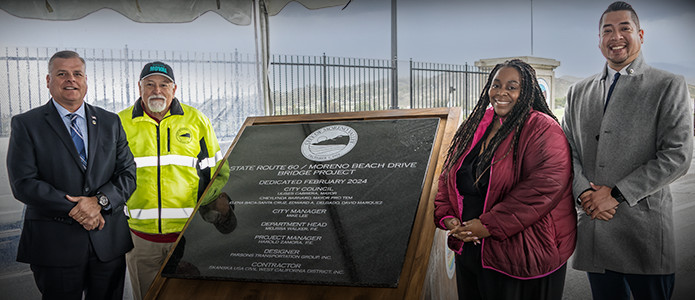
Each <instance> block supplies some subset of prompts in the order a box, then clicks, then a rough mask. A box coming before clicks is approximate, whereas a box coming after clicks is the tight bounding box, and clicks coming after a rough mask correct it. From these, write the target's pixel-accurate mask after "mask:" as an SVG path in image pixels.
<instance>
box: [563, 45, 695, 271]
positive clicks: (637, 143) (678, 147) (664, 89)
mask: <svg viewBox="0 0 695 300" xmlns="http://www.w3.org/2000/svg"><path fill="white" fill-rule="evenodd" d="M606 67H607V66H606ZM627 71H628V75H627V76H621V77H620V79H619V80H618V82H617V84H616V86H615V89H614V91H613V95H612V96H611V100H610V102H609V104H608V107H607V108H606V111H605V113H604V111H603V103H604V101H603V99H604V95H605V94H604V90H605V85H604V80H605V77H606V69H605V68H604V70H603V72H601V73H599V74H596V75H594V76H591V77H589V78H586V79H584V80H582V81H579V82H577V83H576V84H574V85H573V86H572V87H570V89H569V91H568V92H567V106H566V107H565V116H564V118H563V122H562V127H563V130H564V131H565V134H566V135H567V139H568V140H569V144H570V147H571V148H572V161H573V168H574V183H573V192H574V197H575V199H576V198H577V197H578V196H579V194H581V193H582V192H584V191H585V190H587V189H589V188H590V185H589V182H593V183H594V184H597V185H605V186H608V187H611V188H612V187H614V186H617V187H618V188H619V189H620V191H621V192H622V194H623V195H624V196H625V199H626V202H623V203H621V204H620V205H619V206H618V209H617V212H616V214H615V216H614V217H613V219H612V220H609V221H601V220H598V219H595V220H591V218H590V217H589V216H587V215H586V214H585V213H584V211H583V210H581V208H580V209H579V220H578V222H577V248H576V252H575V257H574V263H573V267H574V268H575V269H578V270H584V271H589V272H598V273H603V272H604V271H605V270H606V269H608V270H611V271H615V272H621V273H627V274H671V273H675V272H676V247H675V237H674V225H673V200H672V197H671V190H670V188H669V184H670V183H671V182H673V181H674V180H676V179H677V178H678V177H680V176H682V175H684V174H685V173H686V172H687V171H688V168H689V167H690V160H691V158H692V151H693V110H692V105H691V103H690V98H689V95H688V89H687V86H686V84H685V78H684V77H683V76H680V75H675V74H672V73H669V72H666V71H662V70H659V69H655V68H652V67H650V66H648V65H647V64H646V63H645V61H644V57H643V56H642V53H640V54H639V56H638V57H637V59H635V61H633V62H632V64H631V65H630V66H629V67H628V69H627Z"/></svg>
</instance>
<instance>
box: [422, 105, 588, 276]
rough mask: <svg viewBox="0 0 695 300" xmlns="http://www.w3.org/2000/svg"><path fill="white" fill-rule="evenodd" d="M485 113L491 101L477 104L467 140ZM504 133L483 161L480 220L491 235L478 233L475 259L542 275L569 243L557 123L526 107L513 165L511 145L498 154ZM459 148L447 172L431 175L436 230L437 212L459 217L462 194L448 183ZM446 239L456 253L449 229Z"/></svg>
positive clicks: (565, 161)
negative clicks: (488, 163)
mask: <svg viewBox="0 0 695 300" xmlns="http://www.w3.org/2000/svg"><path fill="white" fill-rule="evenodd" d="M493 115H494V110H493V109H492V108H489V109H488V110H487V111H486V112H485V116H484V117H483V120H482V121H481V123H480V125H479V126H478V128H477V130H476V132H475V134H474V136H473V143H472V144H473V145H475V143H477V142H478V141H479V140H480V139H481V138H482V136H483V134H484V133H485V129H486V128H487V127H488V125H490V123H491V122H492V119H493ZM512 139H513V134H510V135H509V136H508V137H507V138H506V139H505V140H504V141H503V142H502V143H501V144H500V145H499V147H498V148H497V150H496V152H495V155H494V158H493V161H494V162H495V163H494V164H493V165H492V167H491V169H490V184H489V187H488V192H487V198H486V199H485V207H484V209H483V214H482V215H480V221H481V222H482V224H483V225H484V226H485V228H487V230H488V231H489V232H490V235H491V236H490V237H488V238H485V239H483V242H482V246H481V247H482V260H483V262H482V263H483V267H484V268H488V269H492V270H495V271H498V272H501V273H504V274H506V275H509V276H511V277H515V278H519V279H532V278H538V277H543V276H546V275H548V274H550V273H552V272H553V271H555V270H557V269H558V268H560V267H561V266H562V265H563V264H564V263H565V262H567V259H568V258H569V257H570V255H572V252H574V246H575V243H576V231H577V211H576V209H575V206H574V200H573V197H572V159H571V153H570V148H569V144H568V143H567V139H566V138H565V134H564V133H563V131H562V128H561V127H560V125H559V124H558V123H557V122H555V120H553V119H552V118H551V117H549V116H548V115H546V114H544V113H541V112H537V111H531V115H530V116H529V117H528V119H527V120H526V123H525V124H524V126H523V129H522V131H521V135H520V136H519V145H518V149H515V151H517V160H518V163H517V165H516V166H514V163H513V161H512V160H513V158H512V155H511V153H510V154H508V155H506V156H505V153H506V152H507V150H508V149H509V147H510V145H511V142H512ZM469 151H470V150H469ZM466 155H468V153H466V154H465V155H463V156H462V157H461V158H460V159H459V161H458V162H457V163H456V165H455V168H453V169H452V170H451V171H450V172H449V174H451V176H444V173H442V175H441V176H440V177H439V191H438V193H437V196H436V198H435V210H434V220H435V224H436V225H437V227H439V228H441V229H444V230H446V226H445V225H444V223H443V221H444V220H445V219H447V218H457V219H458V218H460V217H461V212H462V211H461V209H462V201H463V196H461V195H459V193H458V190H457V189H456V171H457V170H458V169H459V168H460V167H461V163H462V162H463V159H464V157H465V156H466ZM500 158H501V160H500V161H498V160H499V159H500ZM447 177H448V178H447ZM462 221H468V220H462ZM448 243H449V248H451V249H452V250H454V251H455V252H457V253H459V254H460V253H461V250H462V248H463V242H462V241H461V240H459V239H456V238H454V237H449V240H448Z"/></svg>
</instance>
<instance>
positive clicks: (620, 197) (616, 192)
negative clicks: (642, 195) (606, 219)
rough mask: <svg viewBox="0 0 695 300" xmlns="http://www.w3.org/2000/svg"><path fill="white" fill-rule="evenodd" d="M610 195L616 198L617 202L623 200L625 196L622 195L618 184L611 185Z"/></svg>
mask: <svg viewBox="0 0 695 300" xmlns="http://www.w3.org/2000/svg"><path fill="white" fill-rule="evenodd" d="M611 197H613V198H615V200H618V203H621V202H624V201H625V196H623V193H621V192H620V190H619V189H618V186H615V187H613V189H612V190H611Z"/></svg>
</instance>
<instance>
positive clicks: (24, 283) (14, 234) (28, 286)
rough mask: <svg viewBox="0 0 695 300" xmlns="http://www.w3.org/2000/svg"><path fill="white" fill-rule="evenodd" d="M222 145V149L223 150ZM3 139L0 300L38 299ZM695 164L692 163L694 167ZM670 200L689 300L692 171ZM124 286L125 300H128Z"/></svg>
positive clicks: (579, 298) (694, 245)
mask: <svg viewBox="0 0 695 300" xmlns="http://www.w3.org/2000/svg"><path fill="white" fill-rule="evenodd" d="M227 147H228V145H225V147H224V148H227ZM6 152H7V138H0V158H2V159H3V163H1V164H0V299H12V300H19V299H40V294H39V293H38V291H37V289H36V285H35V284H34V281H33V277H32V274H31V271H30V270H29V267H28V266H27V265H25V264H19V263H16V262H14V257H15V254H16V250H17V240H18V238H19V232H20V229H19V226H20V222H18V221H19V220H20V219H21V216H22V207H23V206H22V205H21V203H19V202H18V201H16V200H14V198H13V197H12V192H11V191H10V188H9V186H8V181H7V170H6V168H5V163H4V158H5V157H6V156H7V153H6ZM693 164H695V161H694V163H693ZM671 190H672V192H673V196H674V205H673V206H674V215H675V228H676V243H677V244H676V253H677V259H678V271H677V272H676V288H675V293H674V296H673V299H674V300H685V299H693V298H694V296H693V295H695V226H694V225H695V167H693V165H691V168H690V171H688V174H687V175H685V176H683V177H681V178H680V179H679V180H677V181H676V182H675V183H673V184H672V185H671ZM129 286H130V284H129V282H127V283H126V293H125V294H126V295H127V296H126V299H128V300H129V299H132V297H131V296H130V294H129V293H130V288H129ZM584 299H591V294H590V290H589V281H588V280H587V278H586V273H584V272H580V271H576V270H573V269H572V268H568V270H567V278H566V280H565V293H564V297H563V300H584Z"/></svg>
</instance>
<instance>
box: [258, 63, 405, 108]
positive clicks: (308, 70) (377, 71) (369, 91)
mask: <svg viewBox="0 0 695 300" xmlns="http://www.w3.org/2000/svg"><path fill="white" fill-rule="evenodd" d="M391 69H392V67H391V62H390V61H389V60H385V59H361V58H342V57H328V56H326V55H325V54H324V55H323V56H299V55H273V56H272V61H271V62H270V68H269V70H270V75H269V78H270V88H271V89H272V91H271V94H270V98H271V102H272V105H273V107H272V108H271V111H272V112H273V114H275V115H291V114H311V113H332V112H345V111H365V110H384V109H388V108H389V106H390V101H391V87H390V82H391V80H393V79H392V78H391V77H392V76H391Z"/></svg>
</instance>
